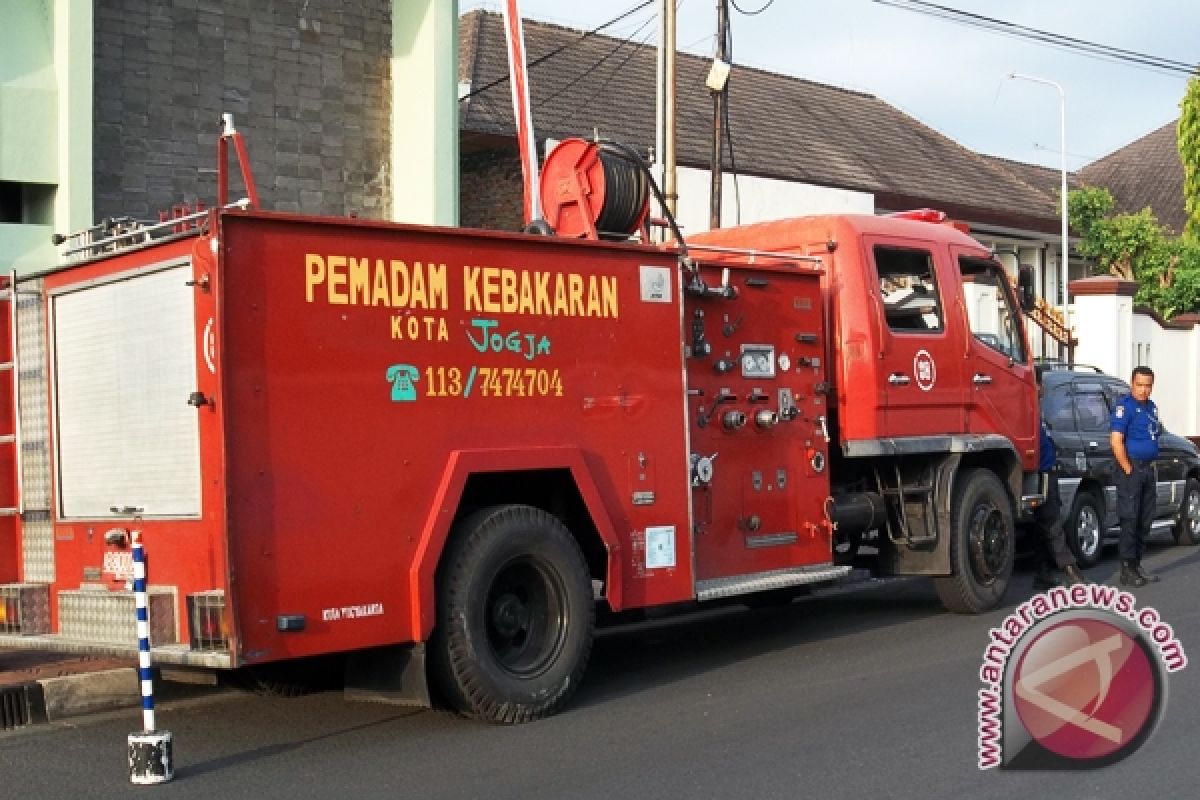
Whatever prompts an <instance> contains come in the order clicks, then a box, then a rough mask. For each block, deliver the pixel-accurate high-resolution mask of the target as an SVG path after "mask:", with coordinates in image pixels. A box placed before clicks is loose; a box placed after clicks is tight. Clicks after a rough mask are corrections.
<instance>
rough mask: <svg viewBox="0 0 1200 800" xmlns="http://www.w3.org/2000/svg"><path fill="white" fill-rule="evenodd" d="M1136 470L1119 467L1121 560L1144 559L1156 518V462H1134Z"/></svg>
mask: <svg viewBox="0 0 1200 800" xmlns="http://www.w3.org/2000/svg"><path fill="white" fill-rule="evenodd" d="M1130 463H1131V464H1132V465H1133V472H1132V473H1131V474H1129V475H1126V474H1125V470H1123V469H1121V467H1120V465H1119V464H1118V465H1117V467H1116V483H1117V516H1118V517H1120V518H1121V538H1120V540H1119V542H1118V544H1117V550H1118V552H1119V553H1120V554H1121V560H1122V561H1141V560H1142V554H1144V553H1145V552H1146V536H1147V535H1149V533H1150V523H1152V522H1153V521H1154V507H1155V505H1156V504H1157V503H1158V481H1157V479H1156V475H1155V473H1154V462H1153V461H1131V462H1130Z"/></svg>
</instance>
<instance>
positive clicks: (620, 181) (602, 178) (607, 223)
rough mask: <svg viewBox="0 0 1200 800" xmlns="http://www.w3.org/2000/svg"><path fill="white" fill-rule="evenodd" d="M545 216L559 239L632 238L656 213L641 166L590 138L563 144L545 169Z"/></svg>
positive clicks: (547, 157)
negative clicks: (648, 218) (651, 206)
mask: <svg viewBox="0 0 1200 800" xmlns="http://www.w3.org/2000/svg"><path fill="white" fill-rule="evenodd" d="M541 194H542V213H543V214H544V215H545V218H546V222H548V223H549V224H550V227H552V228H553V229H554V232H555V233H556V234H557V235H559V236H572V237H577V238H578V237H586V238H588V239H600V238H604V239H627V238H629V237H630V236H631V235H632V234H633V233H634V232H635V231H638V230H643V233H644V228H645V225H646V219H647V217H648V216H649V214H650V184H649V182H648V180H647V178H646V175H645V172H644V170H643V169H642V167H641V165H638V164H634V163H632V162H631V161H630V160H629V159H628V158H626V157H624V156H623V155H620V154H618V153H617V152H616V151H615V149H610V148H606V147H605V145H603V144H597V143H595V142H589V141H587V140H585V139H564V140H563V141H561V142H559V143H558V144H557V145H556V146H555V147H554V149H553V150H551V151H550V154H549V155H548V156H546V161H545V163H544V164H543V165H542V191H541Z"/></svg>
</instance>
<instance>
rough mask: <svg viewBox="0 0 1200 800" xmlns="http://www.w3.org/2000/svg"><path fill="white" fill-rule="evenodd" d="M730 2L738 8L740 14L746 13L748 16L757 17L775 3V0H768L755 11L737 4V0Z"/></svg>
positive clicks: (730, 0)
mask: <svg viewBox="0 0 1200 800" xmlns="http://www.w3.org/2000/svg"><path fill="white" fill-rule="evenodd" d="M729 2H730V3H731V4H732V5H733V7H734V8H736V9H737V11H738V13H739V14H744V15H745V16H747V17H757V16H758V15H759V14H761V13H763V12H764V11H766V10H767V9H768V8H770V7H771V6H773V5H775V0H767V2H765V3H763V5H762V8H759V9H757V10H755V11H747V10H746V9H744V8H742V7H741V6H739V5H738V4H737V0H729Z"/></svg>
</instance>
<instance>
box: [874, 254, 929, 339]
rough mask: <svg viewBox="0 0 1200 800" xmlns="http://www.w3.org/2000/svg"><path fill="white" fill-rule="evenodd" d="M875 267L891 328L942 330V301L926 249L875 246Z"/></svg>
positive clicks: (927, 331) (902, 329) (894, 329)
mask: <svg viewBox="0 0 1200 800" xmlns="http://www.w3.org/2000/svg"><path fill="white" fill-rule="evenodd" d="M874 252H875V269H876V271H877V272H878V274H879V292H880V294H881V295H882V297H883V315H884V318H885V319H886V320H887V324H888V327H889V328H890V329H891V330H893V331H899V332H902V333H904V332H907V333H915V332H923V333H929V332H932V331H940V330H941V329H942V303H941V300H940V299H939V297H938V288H937V281H936V280H935V279H934V275H933V256H931V255H930V254H929V253H928V252H927V251H925V250H907V249H902V248H898V247H882V246H876V247H875V251H874Z"/></svg>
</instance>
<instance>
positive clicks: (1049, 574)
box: [1033, 373, 1087, 589]
mask: <svg viewBox="0 0 1200 800" xmlns="http://www.w3.org/2000/svg"><path fill="white" fill-rule="evenodd" d="M1041 384H1042V376H1041V373H1038V392H1039V393H1040V392H1041V391H1042V385H1041ZM1038 476H1039V478H1040V486H1039V489H1040V491H1041V493H1042V495H1043V496H1044V497H1045V500H1043V502H1042V504H1041V505H1040V506H1038V507H1037V509H1036V510H1035V511H1034V512H1033V521H1034V525H1035V526H1036V527H1037V533H1038V541H1037V543H1036V544H1035V545H1034V548H1033V559H1034V564H1035V565H1036V566H1035V567H1034V573H1033V588H1034V589H1051V588H1053V587H1055V586H1058V585H1059V582H1058V579H1057V578H1056V577H1055V575H1054V568H1055V567H1058V568H1059V569H1061V570H1062V571H1063V574H1064V575H1065V576H1066V579H1067V585H1068V586H1074V585H1075V584H1077V583H1086V582H1087V579H1086V578H1084V577H1083V573H1082V572H1080V571H1079V567H1078V566H1077V565H1076V563H1075V556H1074V554H1072V553H1071V551H1070V549H1068V548H1067V541H1066V537H1065V536H1064V535H1063V522H1062V500H1061V499H1060V497H1059V493H1058V453H1057V451H1056V450H1055V447H1054V440H1053V439H1051V438H1050V434H1049V432H1048V431H1047V430H1046V420H1045V418H1044V417H1043V418H1042V430H1041V435H1040V437H1039V439H1038Z"/></svg>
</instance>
